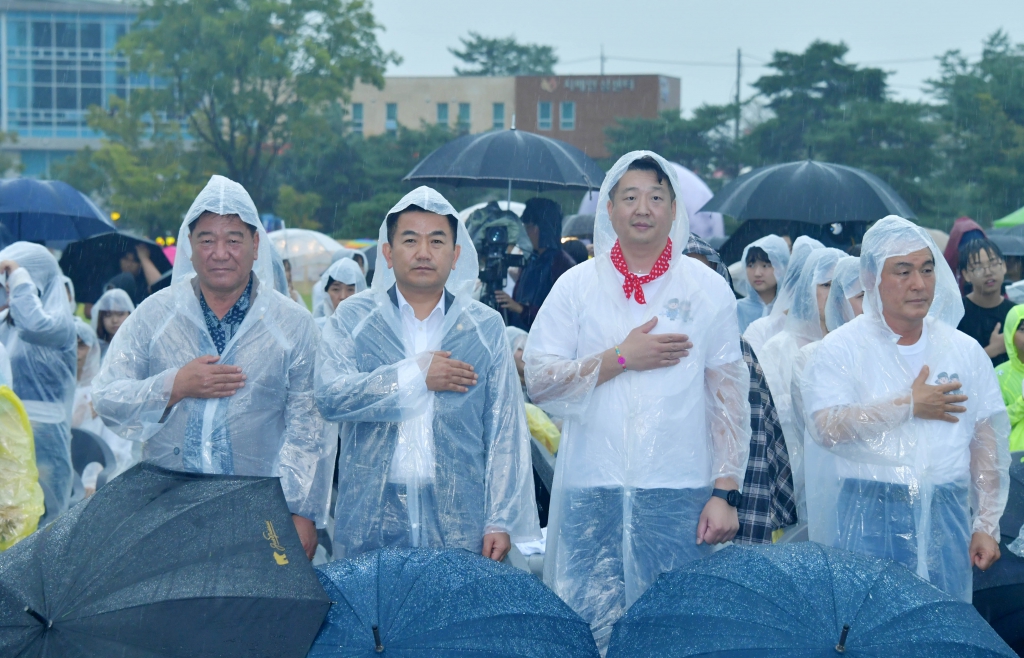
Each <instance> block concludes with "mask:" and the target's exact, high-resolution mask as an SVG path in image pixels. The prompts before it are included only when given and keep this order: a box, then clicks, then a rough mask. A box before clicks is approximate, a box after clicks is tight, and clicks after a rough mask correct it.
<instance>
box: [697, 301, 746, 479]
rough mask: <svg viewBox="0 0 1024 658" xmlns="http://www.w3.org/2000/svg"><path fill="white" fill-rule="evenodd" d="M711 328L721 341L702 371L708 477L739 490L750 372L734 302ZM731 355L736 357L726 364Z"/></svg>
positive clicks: (744, 473)
mask: <svg viewBox="0 0 1024 658" xmlns="http://www.w3.org/2000/svg"><path fill="white" fill-rule="evenodd" d="M711 326H713V327H718V328H719V332H720V335H722V336H725V337H733V339H732V340H725V341H722V342H721V344H720V347H719V353H718V354H708V355H707V361H706V364H707V365H706V366H705V368H704V404H705V417H706V418H707V422H708V430H709V434H710V437H711V477H712V479H718V478H730V479H732V481H733V482H735V483H736V486H737V488H740V489H742V487H743V480H744V478H745V476H746V472H747V458H748V456H749V455H750V370H749V369H748V368H747V363H746V361H744V360H743V353H742V351H740V346H739V328H738V320H737V318H736V306H735V302H733V303H730V304H725V305H724V306H723V307H722V310H721V311H720V312H719V313H718V317H716V318H715V319H714V320H713V321H712V323H711ZM733 353H735V354H736V355H738V358H737V359H735V360H733V361H728V358H729V356H730V355H732V354H733Z"/></svg>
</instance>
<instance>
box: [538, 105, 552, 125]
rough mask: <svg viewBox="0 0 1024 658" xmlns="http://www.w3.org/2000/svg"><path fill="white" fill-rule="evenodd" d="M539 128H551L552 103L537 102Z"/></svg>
mask: <svg viewBox="0 0 1024 658" xmlns="http://www.w3.org/2000/svg"><path fill="white" fill-rule="evenodd" d="M537 129H538V130H551V103H548V102H547V101H544V102H541V103H537Z"/></svg>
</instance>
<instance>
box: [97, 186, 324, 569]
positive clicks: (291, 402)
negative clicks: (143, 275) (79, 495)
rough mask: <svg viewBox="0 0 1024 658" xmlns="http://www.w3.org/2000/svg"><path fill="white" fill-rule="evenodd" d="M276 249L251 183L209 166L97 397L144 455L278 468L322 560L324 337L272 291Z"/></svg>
mask: <svg viewBox="0 0 1024 658" xmlns="http://www.w3.org/2000/svg"><path fill="white" fill-rule="evenodd" d="M269 249H270V240H269V239H268V238H267V234H266V232H265V231H264V229H263V225H262V224H261V223H260V219H259V215H258V213H257V211H256V206H255V205H254V204H253V202H252V199H251V198H250V197H249V195H248V193H247V192H246V191H245V189H244V188H243V187H242V186H241V185H239V184H238V183H235V182H234V181H230V180H228V179H227V178H224V177H222V176H213V177H212V178H211V179H210V182H209V183H207V185H206V187H205V188H204V189H203V191H202V192H200V194H199V196H198V197H196V200H195V201H194V202H193V203H192V207H191V208H189V210H188V213H186V215H185V218H184V221H182V225H181V229H180V231H179V233H178V255H177V258H176V260H175V263H174V272H173V275H172V278H171V285H170V286H169V287H168V288H164V289H163V290H160V291H158V292H156V293H155V294H153V295H151V296H150V297H148V298H147V299H146V300H145V301H143V302H142V304H140V305H139V307H138V308H137V309H136V310H135V312H133V313H132V314H131V315H130V316H128V319H127V320H125V322H124V324H123V325H121V328H120V329H119V330H118V332H117V334H116V335H115V336H114V340H113V341H112V342H111V344H110V348H109V350H108V351H107V355H106V357H105V358H104V361H103V368H102V369H101V371H100V373H99V375H98V376H97V377H96V379H95V380H94V382H93V401H94V405H95V408H96V411H97V412H98V413H99V415H100V416H101V417H102V418H103V422H104V423H105V424H106V425H107V426H108V427H110V428H111V429H112V430H114V431H115V432H117V433H118V434H119V435H120V436H121V437H123V438H125V439H130V440H133V441H140V442H144V443H143V446H142V458H143V459H144V460H145V461H149V462H153V463H155V464H157V465H159V466H163V467H165V468H170V469H174V470H179V471H187V472H193V473H222V474H230V475H262V476H272V477H279V478H280V480H281V488H282V490H283V491H284V496H285V499H286V500H287V502H288V507H289V509H290V510H291V512H292V520H293V521H294V523H295V528H296V531H297V532H298V534H299V538H300V539H301V541H302V546H303V548H304V549H305V550H306V554H307V556H308V557H309V558H310V559H312V557H313V553H314V551H315V550H316V546H317V539H316V536H317V535H316V524H320V525H321V526H323V525H324V524H325V523H326V520H327V505H328V500H327V499H328V498H329V487H323V486H321V487H315V486H314V474H315V473H316V471H317V465H318V462H320V460H321V459H327V458H328V451H327V446H326V443H325V441H324V437H323V427H324V423H323V419H322V418H321V417H320V414H318V413H317V411H316V404H315V402H314V400H313V365H314V358H315V355H316V344H317V339H318V335H319V334H318V332H317V330H316V325H315V324H314V323H313V318H312V316H310V314H309V313H308V312H306V310H305V309H303V308H301V307H299V306H297V305H296V304H294V303H293V302H291V301H290V300H289V299H288V298H287V297H285V296H283V295H281V294H280V293H278V292H277V291H275V290H274V287H273V282H274V275H273V269H272V259H271V254H270V251H269ZM278 530H279V531H283V529H278Z"/></svg>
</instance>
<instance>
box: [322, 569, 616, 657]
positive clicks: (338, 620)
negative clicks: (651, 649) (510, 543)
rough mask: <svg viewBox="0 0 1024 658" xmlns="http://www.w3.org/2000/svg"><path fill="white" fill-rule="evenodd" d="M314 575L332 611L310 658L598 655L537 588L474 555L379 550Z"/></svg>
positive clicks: (579, 625)
mask: <svg viewBox="0 0 1024 658" xmlns="http://www.w3.org/2000/svg"><path fill="white" fill-rule="evenodd" d="M317 574H318V575H319V576H320V583H321V584H322V585H323V586H324V589H325V590H327V594H328V596H330V598H331V601H332V605H331V610H330V612H329V613H328V614H327V619H326V621H324V624H323V626H322V627H321V628H320V634H319V635H317V638H316V641H314V642H313V648H312V649H311V650H310V652H309V658H325V657H328V656H331V657H335V656H367V657H370V656H377V655H384V656H403V657H404V658H411V657H414V656H424V657H426V656H432V657H438V656H459V657H460V658H465V657H469V656H535V657H541V656H544V657H547V656H550V657H551V658H574V657H581V658H582V657H586V658H595V657H596V656H597V655H598V653H597V647H596V646H595V645H594V640H593V637H592V636H591V634H590V627H589V626H588V625H587V623H586V622H585V621H583V620H582V619H581V618H580V617H579V616H578V615H577V614H576V613H575V612H573V611H572V610H571V609H570V608H569V606H567V605H566V604H565V603H563V602H562V600H561V599H559V598H558V597H557V596H555V594H554V593H553V592H552V591H551V590H549V589H548V588H547V587H545V586H544V584H543V583H542V582H541V581H540V580H538V579H537V578H536V577H534V576H532V575H530V574H528V573H526V572H524V571H519V570H518V569H515V568H513V567H509V566H507V565H504V564H499V563H497V562H494V561H492V560H489V559H487V558H485V557H482V556H480V555H475V554H473V553H470V552H469V551H463V550H454V549H448V550H428V549H419V550H415V549H381V550H379V551H374V552H372V553H367V554H365V555H362V556H360V557H358V558H356V559H354V560H343V561H338V562H332V563H331V564H328V565H326V566H323V567H320V568H318V569H317Z"/></svg>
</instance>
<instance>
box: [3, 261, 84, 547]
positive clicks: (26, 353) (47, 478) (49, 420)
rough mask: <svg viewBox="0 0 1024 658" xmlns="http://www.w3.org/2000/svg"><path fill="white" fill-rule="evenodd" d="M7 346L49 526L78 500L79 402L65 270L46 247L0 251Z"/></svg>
mask: <svg viewBox="0 0 1024 658" xmlns="http://www.w3.org/2000/svg"><path fill="white" fill-rule="evenodd" d="M0 273H2V274H4V275H5V276H6V278H7V287H6V290H4V289H3V288H0V297H2V299H0V308H3V307H4V306H6V307H7V308H6V309H4V310H3V311H0V343H3V344H4V346H5V347H6V348H7V354H8V356H9V358H10V364H11V375H12V379H13V382H14V386H12V388H13V389H14V393H15V394H16V395H17V396H18V397H19V398H21V401H22V404H24V405H25V411H26V412H27V413H28V417H29V420H30V421H31V422H32V433H33V435H34V436H35V451H36V465H37V467H38V469H39V485H40V486H41V487H42V488H43V496H44V498H45V505H46V514H45V515H44V516H43V518H41V519H40V520H39V527H40V528H42V527H44V526H46V524H48V523H49V522H50V521H53V520H54V519H55V518H57V516H58V515H59V514H61V513H62V512H63V511H64V510H66V509H67V507H68V502H69V501H70V499H71V485H72V482H73V470H72V466H71V424H70V423H71V407H72V405H73V404H74V400H75V369H76V366H77V361H78V334H77V333H76V332H75V323H74V319H73V318H72V317H71V312H70V311H69V308H68V293H67V289H66V288H65V287H64V279H63V276H62V275H61V272H60V267H59V266H58V265H57V261H56V260H55V259H54V257H53V256H52V255H50V252H49V251H47V250H46V247H43V246H40V245H37V244H31V243H28V242H15V243H14V244H12V245H10V246H9V247H6V248H5V249H3V250H2V251H0Z"/></svg>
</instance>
